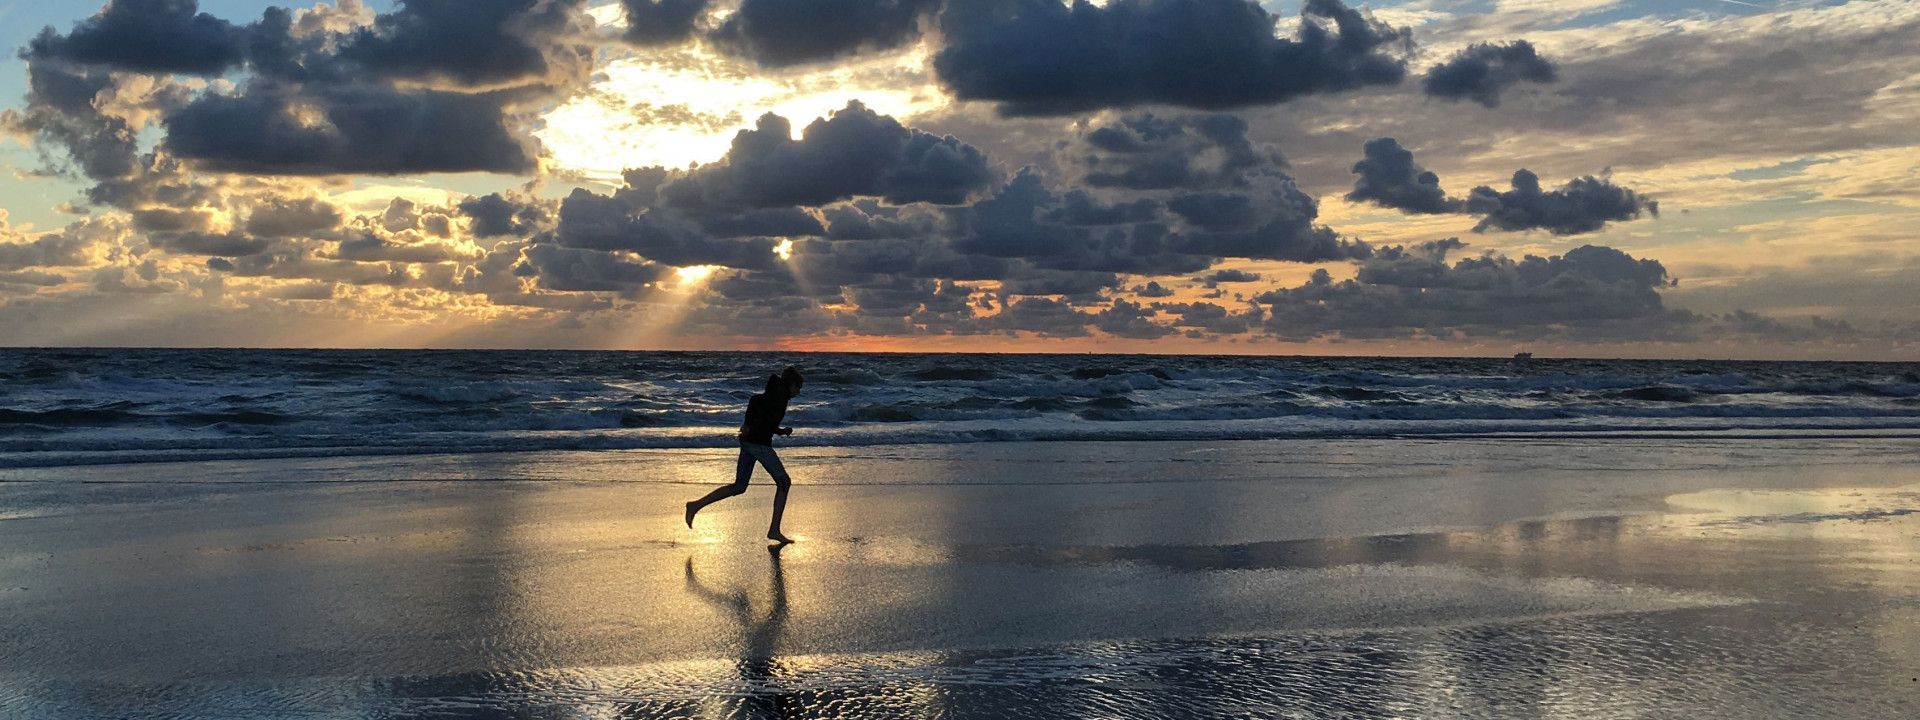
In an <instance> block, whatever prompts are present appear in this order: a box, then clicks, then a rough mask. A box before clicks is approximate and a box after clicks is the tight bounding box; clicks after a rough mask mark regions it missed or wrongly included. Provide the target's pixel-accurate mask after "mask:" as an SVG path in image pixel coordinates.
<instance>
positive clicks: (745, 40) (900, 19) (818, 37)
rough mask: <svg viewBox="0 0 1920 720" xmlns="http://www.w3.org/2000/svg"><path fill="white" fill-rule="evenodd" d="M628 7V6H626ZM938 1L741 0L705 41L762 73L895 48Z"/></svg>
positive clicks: (917, 29) (916, 31) (912, 35)
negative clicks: (760, 67)
mask: <svg viewBox="0 0 1920 720" xmlns="http://www.w3.org/2000/svg"><path fill="white" fill-rule="evenodd" d="M628 1H629V2H632V1H633V0H628ZM939 6H940V0H742V2H741V3H740V8H739V10H736V11H735V12H734V13H733V14H732V15H730V16H728V17H727V19H726V21H725V22H723V23H721V25H720V27H718V28H715V29H714V31H713V32H712V33H711V34H710V35H708V39H709V40H712V41H713V43H714V44H715V45H717V46H719V47H720V48H721V49H722V50H725V51H727V52H729V53H732V54H735V55H739V56H742V57H745V58H747V59H749V60H752V61H753V62H754V63H756V64H758V65H761V66H763V67H785V66H789V65H799V64H802V63H810V62H819V61H822V60H832V59H834V58H838V57H842V56H846V55H852V54H855V53H859V52H865V51H871V50H886V49H891V48H896V47H900V46H901V45H905V44H907V43H908V42H911V41H912V40H914V39H915V38H917V37H919V36H920V27H921V23H922V22H923V20H924V19H925V17H926V16H927V15H928V14H930V13H932V12H933V11H934V10H935V9H937V8H938V7H939Z"/></svg>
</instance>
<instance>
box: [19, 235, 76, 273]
mask: <svg viewBox="0 0 1920 720" xmlns="http://www.w3.org/2000/svg"><path fill="white" fill-rule="evenodd" d="M89 245H91V243H90V242H89V241H88V239H87V238H86V237H85V236H83V235H81V234H79V233H76V232H72V231H71V229H70V230H69V231H68V232H59V233H48V234H46V235H41V236H39V237H36V238H33V239H31V240H26V239H16V238H12V237H6V238H0V270H5V271H16V270H21V269H24V268H31V267H59V266H69V265H85V264H87V263H88V262H89V260H90V258H89V256H88V253H87V247H88V246H89Z"/></svg>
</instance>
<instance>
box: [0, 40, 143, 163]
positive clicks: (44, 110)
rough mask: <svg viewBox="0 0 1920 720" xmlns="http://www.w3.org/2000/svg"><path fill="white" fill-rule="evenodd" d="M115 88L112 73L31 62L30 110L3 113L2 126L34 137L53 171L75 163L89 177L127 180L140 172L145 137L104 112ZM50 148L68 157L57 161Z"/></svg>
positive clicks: (0, 123)
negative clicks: (104, 99)
mask: <svg viewBox="0 0 1920 720" xmlns="http://www.w3.org/2000/svg"><path fill="white" fill-rule="evenodd" d="M113 87H114V81H113V77H112V75H111V74H110V73H109V72H108V71H105V70H83V69H76V68H72V67H69V66H66V65H63V64H60V63H49V62H46V61H37V60H31V59H30V60H29V61H28V63H27V106H26V109H25V110H11V109H10V110H7V111H5V113H4V114H0V125H4V126H5V127H6V128H7V129H9V130H12V131H14V132H18V133H21V134H24V135H27V136H30V137H32V138H34V141H35V142H34V146H35V149H36V150H37V151H38V152H39V153H40V155H41V158H42V159H43V161H45V162H46V164H47V165H48V166H50V167H55V168H59V167H62V166H64V165H66V163H67V162H68V161H71V163H72V164H73V165H74V166H75V167H74V169H75V170H78V171H79V173H80V174H82V175H84V176H86V177H88V178H92V179H96V180H104V179H111V178H121V177H126V176H128V175H131V174H133V172H134V169H135V157H136V155H137V154H138V153H139V150H140V146H139V138H138V137H137V136H136V134H135V129H134V127H133V126H132V124H130V123H128V122H127V121H126V120H125V119H124V118H120V117H116V116H113V115H108V114H106V113H103V112H101V111H100V109H99V106H98V105H96V104H95V101H96V99H97V98H98V97H99V96H100V95H101V94H102V93H103V92H106V91H108V90H110V89H112V88H113ZM48 145H52V146H55V147H57V148H59V149H60V150H62V151H64V154H65V156H66V157H65V158H60V157H57V156H56V155H55V154H54V153H52V152H50V151H49V149H48V147H47V146H48Z"/></svg>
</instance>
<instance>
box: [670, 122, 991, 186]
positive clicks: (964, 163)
mask: <svg viewBox="0 0 1920 720" xmlns="http://www.w3.org/2000/svg"><path fill="white" fill-rule="evenodd" d="M997 177H998V174H997V173H996V172H995V171H994V170H993V168H992V167H991V166H990V165H989V164H988V162H987V158H986V154H985V153H982V152H981V151H980V150H979V149H978V148H975V147H973V146H972V145H968V144H966V143H963V142H960V141H959V140H957V139H955V138H953V137H952V136H946V137H941V136H938V135H933V134H930V133H926V132H922V131H920V130H916V129H913V128H908V127H904V126H902V125H901V124H900V123H899V121H897V120H894V119H893V118H892V117H889V116H886V115H881V114H878V113H875V112H874V111H872V110H869V109H867V108H866V106H864V105H862V104H860V103H859V102H850V103H848V104H847V106H846V107H845V108H843V109H841V110H840V111H838V112H835V113H833V115H832V116H831V117H828V118H822V119H816V120H814V121H813V122H812V123H810V124H808V125H807V127H806V129H805V130H803V131H802V132H801V137H800V139H799V140H794V139H793V128H792V125H791V124H790V123H789V122H788V121H787V119H786V118H783V117H780V116H778V115H774V114H771V113H769V114H767V115H763V116H761V117H760V120H759V122H758V123H756V125H755V127H754V129H752V130H742V131H740V133H739V134H738V135H736V136H735V137H734V139H733V147H732V148H731V149H730V150H728V151H727V155H726V157H725V158H723V159H722V160H721V161H720V162H718V163H714V164H711V165H705V166H702V167H700V168H697V169H695V170H694V171H693V172H692V173H691V174H689V175H688V176H686V177H683V178H678V179H676V180H674V181H672V182H671V183H670V184H668V185H667V186H666V187H664V188H662V190H661V192H662V194H663V195H664V196H665V197H666V198H667V200H668V202H670V203H673V204H678V205H683V206H699V205H711V206H719V207H732V206H744V207H780V206H788V205H825V204H828V203H832V202H836V201H839V200H846V199H849V198H853V197H876V198H881V199H884V200H886V201H887V202H890V203H895V204H901V203H912V202H930V203H939V204H943V205H952V204H957V203H961V202H965V201H966V199H967V197H968V196H969V195H971V194H973V193H974V192H977V191H979V190H982V189H985V188H986V187H987V186H989V185H991V184H992V183H993V182H994V180H995V179H996V178H997Z"/></svg>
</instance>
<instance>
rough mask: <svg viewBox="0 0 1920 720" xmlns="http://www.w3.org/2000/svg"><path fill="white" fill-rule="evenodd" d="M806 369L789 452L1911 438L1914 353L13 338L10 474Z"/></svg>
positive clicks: (546, 423) (543, 441)
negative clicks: (1749, 358)
mask: <svg viewBox="0 0 1920 720" xmlns="http://www.w3.org/2000/svg"><path fill="white" fill-rule="evenodd" d="M788 363H794V364H798V365H800V366H801V367H802V369H803V370H804V371H805V373H806V376H807V379H808V382H807V385H806V389H805V391H804V392H803V393H802V394H801V395H800V396H799V397H798V398H796V399H795V401H794V403H793V405H792V408H791V410H790V412H789V415H788V424H790V425H793V426H794V427H796V428H797V429H798V432H797V433H796V434H795V435H794V436H793V437H791V438H788V439H783V440H782V441H781V442H782V444H783V445H790V446H868V445H890V444H910V443H934V444H938V443H981V442H1004V441H1060V440H1132V441H1152V440H1189V441H1211V440H1244V439H1275V438H1301V437H1309V438H1311V437H1396V436H1457V435H1493V434H1510V435H1565V434H1576V435H1577V434H1608V435H1621V436H1626V435H1633V434H1639V435H1647V434H1658V435H1666V434H1698V435H1701V436H1707V435H1714V436H1733V437H1742V436H1757V437H1767V436H1770V435H1776V434H1786V435H1792V436H1805V435H1806V434H1808V433H1859V432H1865V431H1872V432H1874V433H1877V434H1895V435H1902V434H1905V433H1902V432H1901V431H1916V432H1920V363H1844V362H1728V361H1654V360H1573V359H1567V360H1561V359H1535V360H1512V359H1455V358H1412V359H1407V358H1307V357H1249V356H1142V355H954V354H938V355H934V354H925V355H922V354H858V353H779V352H584V351H552V350H537V351H421V350H368V351H361V350H251V349H217V350H207V349H193V350H170V349H5V350H0V467H15V468H20V467H49V466H62V465H94V464H109V463H142V462H164V461H180V460H213V459H229V460H232V459H253V458H299V457H327V456H346V455H402V454H427V453H476V452H500V451H531V450H592V449H630V448H699V447H726V446H728V445H731V444H732V443H733V442H734V439H733V432H734V430H735V429H736V428H737V427H738V425H739V421H740V418H741V413H742V409H743V407H744V405H745V401H746V399H747V397H748V396H749V395H751V394H752V393H754V392H757V391H759V390H760V388H761V387H762V386H763V385H764V383H765V378H766V376H767V375H768V374H770V373H773V372H777V371H778V370H779V369H780V368H781V367H782V366H784V365H786V364H788Z"/></svg>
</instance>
